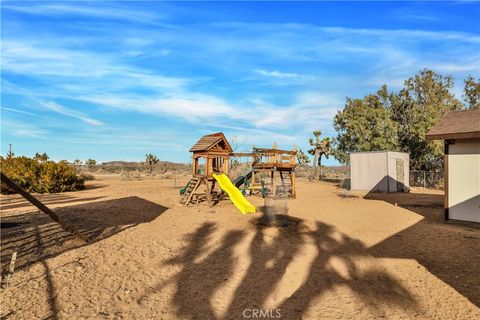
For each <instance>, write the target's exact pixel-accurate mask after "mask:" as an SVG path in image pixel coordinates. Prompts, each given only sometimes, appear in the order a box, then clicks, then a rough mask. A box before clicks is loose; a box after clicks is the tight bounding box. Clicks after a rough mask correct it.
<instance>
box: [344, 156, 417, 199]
mask: <svg viewBox="0 0 480 320" xmlns="http://www.w3.org/2000/svg"><path fill="white" fill-rule="evenodd" d="M409 162H410V157H409V155H408V153H404V152H394V151H369V152H352V153H350V186H351V189H352V190H364V191H370V192H399V191H403V190H404V189H405V187H407V188H408V187H409V168H410V167H409Z"/></svg>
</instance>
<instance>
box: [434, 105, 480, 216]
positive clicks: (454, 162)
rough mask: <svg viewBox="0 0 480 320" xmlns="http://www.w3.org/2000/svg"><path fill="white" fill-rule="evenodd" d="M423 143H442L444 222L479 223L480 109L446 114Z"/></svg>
mask: <svg viewBox="0 0 480 320" xmlns="http://www.w3.org/2000/svg"><path fill="white" fill-rule="evenodd" d="M427 139H430V140H444V143H445V158H444V159H445V163H444V167H445V220H449V219H453V220H462V221H470V222H478V223H480V109H471V110H463V111H452V112H450V113H448V114H447V115H445V116H444V117H443V118H442V119H441V120H440V121H439V122H438V123H437V124H436V125H435V126H434V127H433V128H432V129H431V130H430V131H429V132H428V133H427Z"/></svg>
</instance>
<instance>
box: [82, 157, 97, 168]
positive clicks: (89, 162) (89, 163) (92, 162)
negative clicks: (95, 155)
mask: <svg viewBox="0 0 480 320" xmlns="http://www.w3.org/2000/svg"><path fill="white" fill-rule="evenodd" d="M85 164H86V165H87V167H88V169H89V170H92V169H93V167H95V165H96V164H97V161H96V160H93V159H88V160H86V161H85Z"/></svg>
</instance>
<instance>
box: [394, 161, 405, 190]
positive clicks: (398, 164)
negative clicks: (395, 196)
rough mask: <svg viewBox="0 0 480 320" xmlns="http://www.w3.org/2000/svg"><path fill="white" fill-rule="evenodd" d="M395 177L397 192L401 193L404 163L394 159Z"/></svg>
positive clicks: (403, 179)
mask: <svg viewBox="0 0 480 320" xmlns="http://www.w3.org/2000/svg"><path fill="white" fill-rule="evenodd" d="M396 160H397V161H396V171H395V172H396V173H397V174H396V176H395V180H397V190H396V191H401V190H402V189H403V181H405V161H404V160H403V159H396Z"/></svg>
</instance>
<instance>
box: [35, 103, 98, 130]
mask: <svg viewBox="0 0 480 320" xmlns="http://www.w3.org/2000/svg"><path fill="white" fill-rule="evenodd" d="M42 105H43V106H44V107H45V108H47V109H48V110H51V111H53V112H56V113H59V114H62V115H64V116H67V117H72V118H76V119H79V120H82V121H83V122H85V123H87V124H90V125H94V126H100V125H103V122H101V121H99V120H96V119H93V118H91V117H89V116H87V115H86V114H84V113H83V112H80V111H77V110H74V109H70V108H67V107H64V106H62V105H60V104H58V103H56V102H53V101H47V102H43V103H42Z"/></svg>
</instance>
